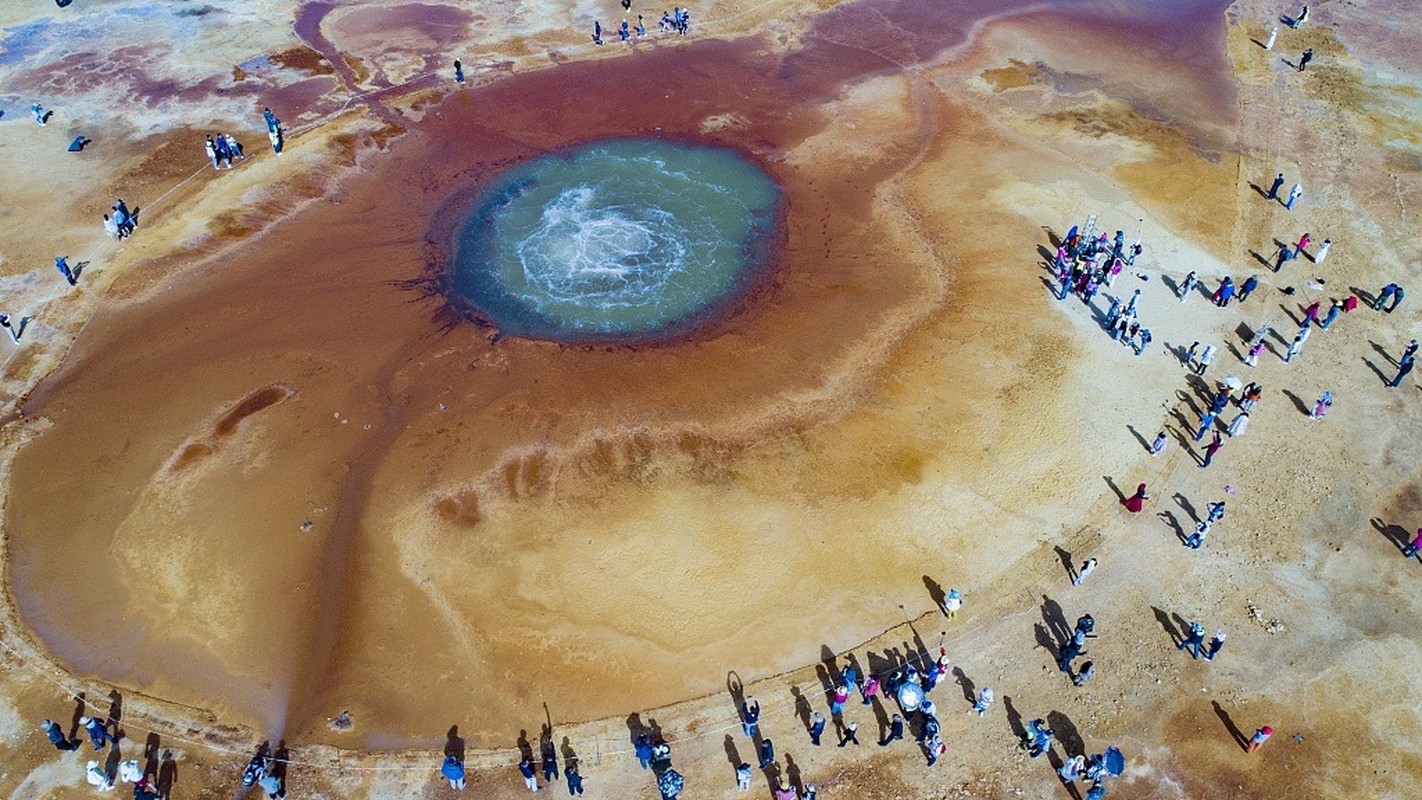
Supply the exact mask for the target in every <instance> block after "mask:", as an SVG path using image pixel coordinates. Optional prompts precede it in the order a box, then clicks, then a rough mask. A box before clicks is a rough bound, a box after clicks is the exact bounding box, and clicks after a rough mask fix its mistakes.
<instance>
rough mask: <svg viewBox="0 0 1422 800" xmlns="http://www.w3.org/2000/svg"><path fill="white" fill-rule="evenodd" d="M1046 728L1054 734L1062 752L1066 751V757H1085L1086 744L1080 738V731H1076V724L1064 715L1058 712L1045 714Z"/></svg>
mask: <svg viewBox="0 0 1422 800" xmlns="http://www.w3.org/2000/svg"><path fill="white" fill-rule="evenodd" d="M1047 726H1048V727H1050V728H1051V729H1052V730H1053V731H1054V732H1055V733H1056V738H1057V741H1058V742H1061V744H1062V750H1064V751H1066V754H1067V756H1068V757H1070V756H1074V755H1086V742H1085V741H1083V740H1082V738H1081V731H1079V730H1077V728H1076V723H1075V722H1072V721H1071V718H1070V717H1068V716H1067V715H1066V714H1063V713H1062V712H1060V711H1052V712H1051V713H1049V714H1047Z"/></svg>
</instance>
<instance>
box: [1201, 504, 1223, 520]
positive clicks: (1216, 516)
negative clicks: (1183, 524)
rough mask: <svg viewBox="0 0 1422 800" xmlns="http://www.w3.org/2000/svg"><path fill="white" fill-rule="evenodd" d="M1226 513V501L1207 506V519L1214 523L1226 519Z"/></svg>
mask: <svg viewBox="0 0 1422 800" xmlns="http://www.w3.org/2000/svg"><path fill="white" fill-rule="evenodd" d="M1224 515H1225V501H1223V500H1221V501H1219V502H1218V503H1210V504H1209V505H1206V506H1205V520H1206V521H1208V522H1209V523H1210V524H1212V525H1213V524H1214V523H1216V522H1219V521H1220V520H1222V519H1224Z"/></svg>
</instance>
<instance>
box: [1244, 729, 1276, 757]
mask: <svg viewBox="0 0 1422 800" xmlns="http://www.w3.org/2000/svg"><path fill="white" fill-rule="evenodd" d="M1273 735H1274V729H1273V728H1271V727H1269V726H1268V725H1265V726H1264V727H1262V728H1260V729H1259V730H1257V731H1255V732H1254V735H1253V736H1251V737H1249V746H1248V747H1246V748H1244V752H1246V753H1252V752H1254V751H1255V750H1258V749H1259V746H1260V745H1262V744H1264V743H1265V742H1267V741H1269V737H1270V736H1273Z"/></svg>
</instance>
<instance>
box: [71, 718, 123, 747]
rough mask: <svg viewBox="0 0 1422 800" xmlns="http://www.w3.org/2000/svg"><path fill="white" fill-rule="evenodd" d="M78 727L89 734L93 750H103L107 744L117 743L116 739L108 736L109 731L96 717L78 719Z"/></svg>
mask: <svg viewBox="0 0 1422 800" xmlns="http://www.w3.org/2000/svg"><path fill="white" fill-rule="evenodd" d="M79 726H80V727H82V728H83V729H84V730H85V731H87V732H88V734H89V741H90V742H91V743H92V744H93V745H94V749H95V750H96V751H97V750H103V749H104V745H106V744H108V743H109V742H117V741H118V739H116V738H114V737H113V736H111V735H109V729H108V728H107V727H105V726H104V723H103V721H102V720H100V719H99V718H98V717H80V718H79Z"/></svg>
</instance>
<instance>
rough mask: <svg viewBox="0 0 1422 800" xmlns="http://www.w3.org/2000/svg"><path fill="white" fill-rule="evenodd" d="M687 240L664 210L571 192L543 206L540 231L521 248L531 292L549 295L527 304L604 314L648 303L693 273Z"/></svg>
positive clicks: (585, 190)
mask: <svg viewBox="0 0 1422 800" xmlns="http://www.w3.org/2000/svg"><path fill="white" fill-rule="evenodd" d="M688 233H689V232H688V231H687V230H686V228H685V227H684V226H683V225H682V224H681V223H680V222H679V221H678V220H677V218H676V217H675V216H674V215H672V214H671V213H669V212H668V211H666V210H664V209H661V208H657V207H654V206H642V207H637V208H633V207H628V206H624V205H603V204H600V203H599V202H598V190H597V188H596V187H594V186H590V185H587V184H583V185H579V186H575V187H570V188H568V189H565V190H563V191H562V192H560V193H559V194H558V195H557V196H556V197H555V198H554V199H553V200H551V201H550V202H548V203H547V204H546V205H545V206H544V207H543V214H542V219H541V220H540V222H539V225H538V227H537V228H535V229H534V230H533V232H532V233H530V234H529V235H528V236H527V237H526V238H525V239H524V240H523V241H521V242H519V243H518V245H517V247H516V248H515V250H516V252H517V253H518V258H519V263H520V264H521V266H522V267H523V274H524V278H525V279H526V280H527V281H528V285H529V287H530V288H536V289H537V290H539V292H540V293H542V294H544V295H546V297H539V296H538V294H535V293H526V294H524V296H523V299H525V300H528V301H531V302H534V303H535V304H536V305H537V306H540V307H541V306H543V305H545V304H546V301H547V300H549V299H551V300H555V301H561V302H576V303H578V304H580V305H592V306H601V307H604V308H609V307H617V306H632V305H642V304H645V303H647V302H648V301H649V300H653V299H655V298H656V297H657V296H658V295H660V294H661V293H662V292H663V291H664V290H665V288H666V285H667V282H668V281H669V280H671V277H672V276H673V275H674V274H675V273H677V272H681V271H683V270H685V269H686V267H687V260H688V255H689V252H690V246H689V245H690V242H689V236H688Z"/></svg>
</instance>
